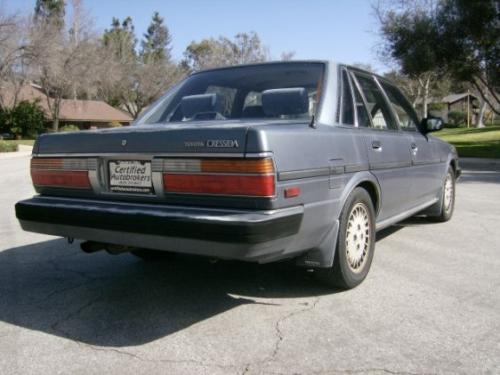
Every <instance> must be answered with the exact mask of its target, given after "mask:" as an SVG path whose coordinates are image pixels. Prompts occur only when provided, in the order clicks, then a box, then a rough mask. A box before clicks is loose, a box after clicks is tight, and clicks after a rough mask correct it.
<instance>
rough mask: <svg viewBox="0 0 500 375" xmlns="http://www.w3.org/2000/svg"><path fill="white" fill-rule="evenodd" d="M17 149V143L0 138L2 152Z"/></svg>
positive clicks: (0, 150)
mask: <svg viewBox="0 0 500 375" xmlns="http://www.w3.org/2000/svg"><path fill="white" fill-rule="evenodd" d="M14 151H17V145H16V144H15V143H11V142H8V141H1V140H0V152H14Z"/></svg>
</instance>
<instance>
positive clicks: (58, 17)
mask: <svg viewBox="0 0 500 375" xmlns="http://www.w3.org/2000/svg"><path fill="white" fill-rule="evenodd" d="M64 15H65V4H64V0H36V4H35V14H34V20H35V22H36V23H50V24H51V25H52V26H54V27H56V28H58V29H59V30H62V29H63V27H64Z"/></svg>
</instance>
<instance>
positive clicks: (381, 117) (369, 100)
mask: <svg viewBox="0 0 500 375" xmlns="http://www.w3.org/2000/svg"><path fill="white" fill-rule="evenodd" d="M354 75H355V76H356V79H357V80H358V83H359V86H360V87H361V90H362V91H363V95H364V96H365V99H366V105H367V106H368V111H369V113H370V116H371V118H372V123H373V127H374V128H376V129H397V125H396V123H395V121H394V120H393V118H392V115H391V111H390V109H389V107H388V106H387V102H386V101H385V99H384V95H383V93H382V91H380V89H379V87H378V86H377V84H376V83H375V81H374V80H373V78H372V77H368V76H365V75H361V74H356V73H355V74H354Z"/></svg>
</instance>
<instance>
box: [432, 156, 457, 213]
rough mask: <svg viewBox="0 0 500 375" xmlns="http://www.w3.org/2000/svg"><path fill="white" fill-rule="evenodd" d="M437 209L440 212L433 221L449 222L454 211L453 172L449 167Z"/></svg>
mask: <svg viewBox="0 0 500 375" xmlns="http://www.w3.org/2000/svg"><path fill="white" fill-rule="evenodd" d="M439 207H441V212H440V213H439V215H437V216H434V217H433V219H434V221H437V222H441V223H444V222H445V221H448V220H450V219H451V217H452V216H453V211H454V210H455V171H454V170H453V168H452V167H451V166H449V167H448V171H447V173H446V177H445V179H444V181H443V188H442V192H441V199H440V201H439Z"/></svg>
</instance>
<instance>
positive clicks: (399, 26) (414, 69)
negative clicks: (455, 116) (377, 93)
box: [374, 0, 443, 117]
mask: <svg viewBox="0 0 500 375" xmlns="http://www.w3.org/2000/svg"><path fill="white" fill-rule="evenodd" d="M397 4H398V5H399V7H396V8H395V9H394V8H392V7H391V6H390V7H389V8H388V9H387V8H385V7H384V6H383V3H381V2H379V3H378V4H377V6H375V7H374V10H375V14H376V16H377V19H378V21H379V23H380V34H381V37H382V39H383V41H384V44H383V46H382V49H381V52H380V57H381V59H382V60H384V61H387V60H389V61H393V62H395V63H396V65H397V66H399V67H400V69H401V72H402V73H403V74H404V75H406V76H408V77H409V78H410V79H411V80H412V81H414V82H416V83H417V84H418V86H419V89H418V94H419V95H418V96H419V97H421V101H422V117H427V115H428V113H427V112H428V108H427V107H428V102H429V97H430V91H431V86H432V84H433V83H434V82H435V81H436V80H437V79H438V78H439V77H440V76H442V73H443V72H442V70H441V69H440V66H439V65H438V63H437V61H438V56H437V50H436V48H435V46H436V45H438V44H437V42H438V36H437V32H436V30H435V29H434V28H433V27H432V14H433V12H434V10H435V8H434V7H433V5H432V2H429V1H425V0H422V1H418V0H417V1H406V0H400V1H399V3H397Z"/></svg>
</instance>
